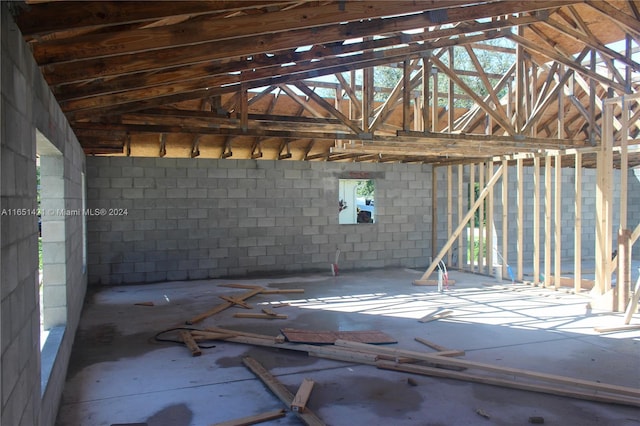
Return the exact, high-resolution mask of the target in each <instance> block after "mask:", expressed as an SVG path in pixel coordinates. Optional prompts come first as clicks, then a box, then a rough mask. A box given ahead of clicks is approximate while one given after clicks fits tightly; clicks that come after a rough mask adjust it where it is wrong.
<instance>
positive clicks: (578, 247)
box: [573, 152, 582, 294]
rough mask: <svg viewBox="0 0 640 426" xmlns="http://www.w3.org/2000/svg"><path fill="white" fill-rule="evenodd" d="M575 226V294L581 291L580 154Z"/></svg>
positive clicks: (576, 166)
mask: <svg viewBox="0 0 640 426" xmlns="http://www.w3.org/2000/svg"><path fill="white" fill-rule="evenodd" d="M574 197H575V201H574V206H575V217H574V220H575V224H574V231H573V232H574V236H573V273H574V280H575V281H574V283H573V289H574V291H575V292H576V294H577V293H579V292H580V290H581V289H582V154H581V153H580V152H577V153H576V159H575V187H574Z"/></svg>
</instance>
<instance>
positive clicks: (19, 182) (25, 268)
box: [0, 2, 86, 426]
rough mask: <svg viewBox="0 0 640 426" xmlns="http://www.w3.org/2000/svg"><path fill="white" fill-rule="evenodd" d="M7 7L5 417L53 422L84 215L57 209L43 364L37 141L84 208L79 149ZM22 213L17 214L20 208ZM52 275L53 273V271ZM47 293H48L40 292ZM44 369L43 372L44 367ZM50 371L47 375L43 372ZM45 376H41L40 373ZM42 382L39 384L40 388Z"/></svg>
mask: <svg viewBox="0 0 640 426" xmlns="http://www.w3.org/2000/svg"><path fill="white" fill-rule="evenodd" d="M9 7H10V5H9V4H8V3H6V2H3V3H2V5H0V11H1V12H0V14H1V20H2V21H1V25H0V27H1V31H2V35H1V66H2V89H1V105H0V110H1V111H2V117H1V125H0V127H1V129H2V139H1V149H0V156H1V162H2V182H1V190H2V192H1V194H2V197H1V201H2V205H1V209H2V210H3V211H4V213H5V214H3V215H2V217H1V222H0V227H1V233H2V243H1V245H2V247H1V262H2V265H1V270H2V281H1V284H0V290H1V292H0V296H1V297H0V298H1V303H0V311H1V315H2V334H1V350H2V355H1V362H2V379H1V382H2V386H1V387H0V389H1V398H0V399H1V403H2V417H1V420H0V423H1V424H3V425H11V426H19V425H23V426H34V425H53V424H54V422H55V416H56V412H57V409H58V405H59V401H60V397H61V395H62V388H63V386H64V380H65V375H66V371H67V364H68V360H69V355H70V352H71V345H72V343H73V336H74V334H75V330H76V328H77V324H78V320H79V316H80V311H81V308H82V302H83V298H84V294H85V288H86V276H85V275H84V274H83V268H82V246H83V242H82V219H81V216H75V217H71V216H65V215H64V214H62V215H61V220H60V222H61V223H62V225H63V226H62V228H61V231H60V233H59V234H58V235H59V236H61V237H62V239H63V242H62V243H61V244H60V246H59V247H60V249H61V250H62V253H61V255H62V257H63V259H65V260H64V262H63V263H64V265H65V274H64V276H62V277H58V278H56V279H59V280H60V281H62V282H63V284H64V285H65V292H64V300H63V301H62V302H61V303H62V304H65V305H66V306H65V310H64V312H65V315H64V317H59V318H57V319H56V324H54V325H60V326H61V327H60V328H58V329H57V331H58V332H57V333H54V334H55V335H56V336H57V337H58V342H57V344H56V345H54V347H52V345H49V347H50V348H52V349H55V351H54V352H53V353H52V354H50V355H43V362H45V361H46V362H47V363H48V364H47V365H46V366H44V367H43V368H42V369H41V352H40V310H39V300H38V275H39V274H38V219H37V215H36V214H35V213H34V211H35V210H36V207H37V206H36V193H37V186H36V151H37V148H36V139H37V136H36V135H37V134H38V132H37V130H38V131H39V132H40V133H39V137H40V138H44V139H46V140H47V141H48V143H50V145H51V146H53V147H54V148H55V150H56V151H57V152H59V153H60V156H61V157H60V160H61V161H60V169H59V171H60V176H61V179H62V180H63V189H64V191H63V193H62V194H60V200H61V204H62V206H64V208H67V209H77V208H80V207H81V201H82V192H81V179H82V178H81V173H82V171H83V168H84V154H83V153H82V150H81V148H80V145H79V144H78V142H77V140H76V139H75V137H74V135H73V134H72V132H71V129H70V128H69V125H68V123H67V121H66V119H65V117H64V115H63V114H62V112H61V110H60V108H59V107H58V105H57V103H56V101H55V99H54V97H53V95H52V94H51V92H50V91H49V88H48V86H47V84H46V83H45V81H44V79H43V78H42V76H41V74H40V71H39V69H38V67H37V65H36V63H35V61H34V60H33V57H32V56H31V53H30V51H29V48H28V47H27V46H26V44H25V43H24V42H23V40H22V36H21V34H20V31H19V30H18V28H17V27H16V25H15V24H14V22H13V19H12V17H11V15H10V11H9ZM18 212H19V213H18ZM52 278H53V277H52ZM45 297H46V295H45ZM43 370H44V371H45V373H42V371H43ZM49 371H50V372H51V375H50V376H49V375H48V372H49ZM43 374H46V377H45V376H44V375H43ZM41 382H42V383H44V387H42V386H41Z"/></svg>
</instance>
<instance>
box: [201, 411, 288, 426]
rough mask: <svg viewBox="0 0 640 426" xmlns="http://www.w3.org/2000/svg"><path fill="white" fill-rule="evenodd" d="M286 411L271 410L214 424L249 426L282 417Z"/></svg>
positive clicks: (217, 425) (220, 425)
mask: <svg viewBox="0 0 640 426" xmlns="http://www.w3.org/2000/svg"><path fill="white" fill-rule="evenodd" d="M286 414H287V413H286V411H285V410H284V409H281V410H276V411H270V412H268V413H263V414H256V415H254V416H247V417H242V418H239V419H234V420H228V421H226V422H221V423H215V424H213V425H212V426H248V425H255V424H258V423H262V422H268V421H269V420H275V419H279V418H281V417H284V416H286Z"/></svg>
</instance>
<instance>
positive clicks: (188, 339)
mask: <svg viewBox="0 0 640 426" xmlns="http://www.w3.org/2000/svg"><path fill="white" fill-rule="evenodd" d="M180 337H181V338H182V341H183V342H184V344H185V345H187V348H189V350H190V351H191V355H192V356H200V355H202V351H201V350H200V348H199V347H198V344H197V343H196V341H195V340H194V339H193V336H192V335H191V332H189V331H187V330H180Z"/></svg>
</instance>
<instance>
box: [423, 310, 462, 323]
mask: <svg viewBox="0 0 640 426" xmlns="http://www.w3.org/2000/svg"><path fill="white" fill-rule="evenodd" d="M451 315H453V311H451V310H446V311H440V312H437V313H435V314H429V315H425V316H423V317H422V318H420V319H419V320H418V322H423V323H424V322H431V321H436V320H439V319H443V318H447V317H450V316H451Z"/></svg>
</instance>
